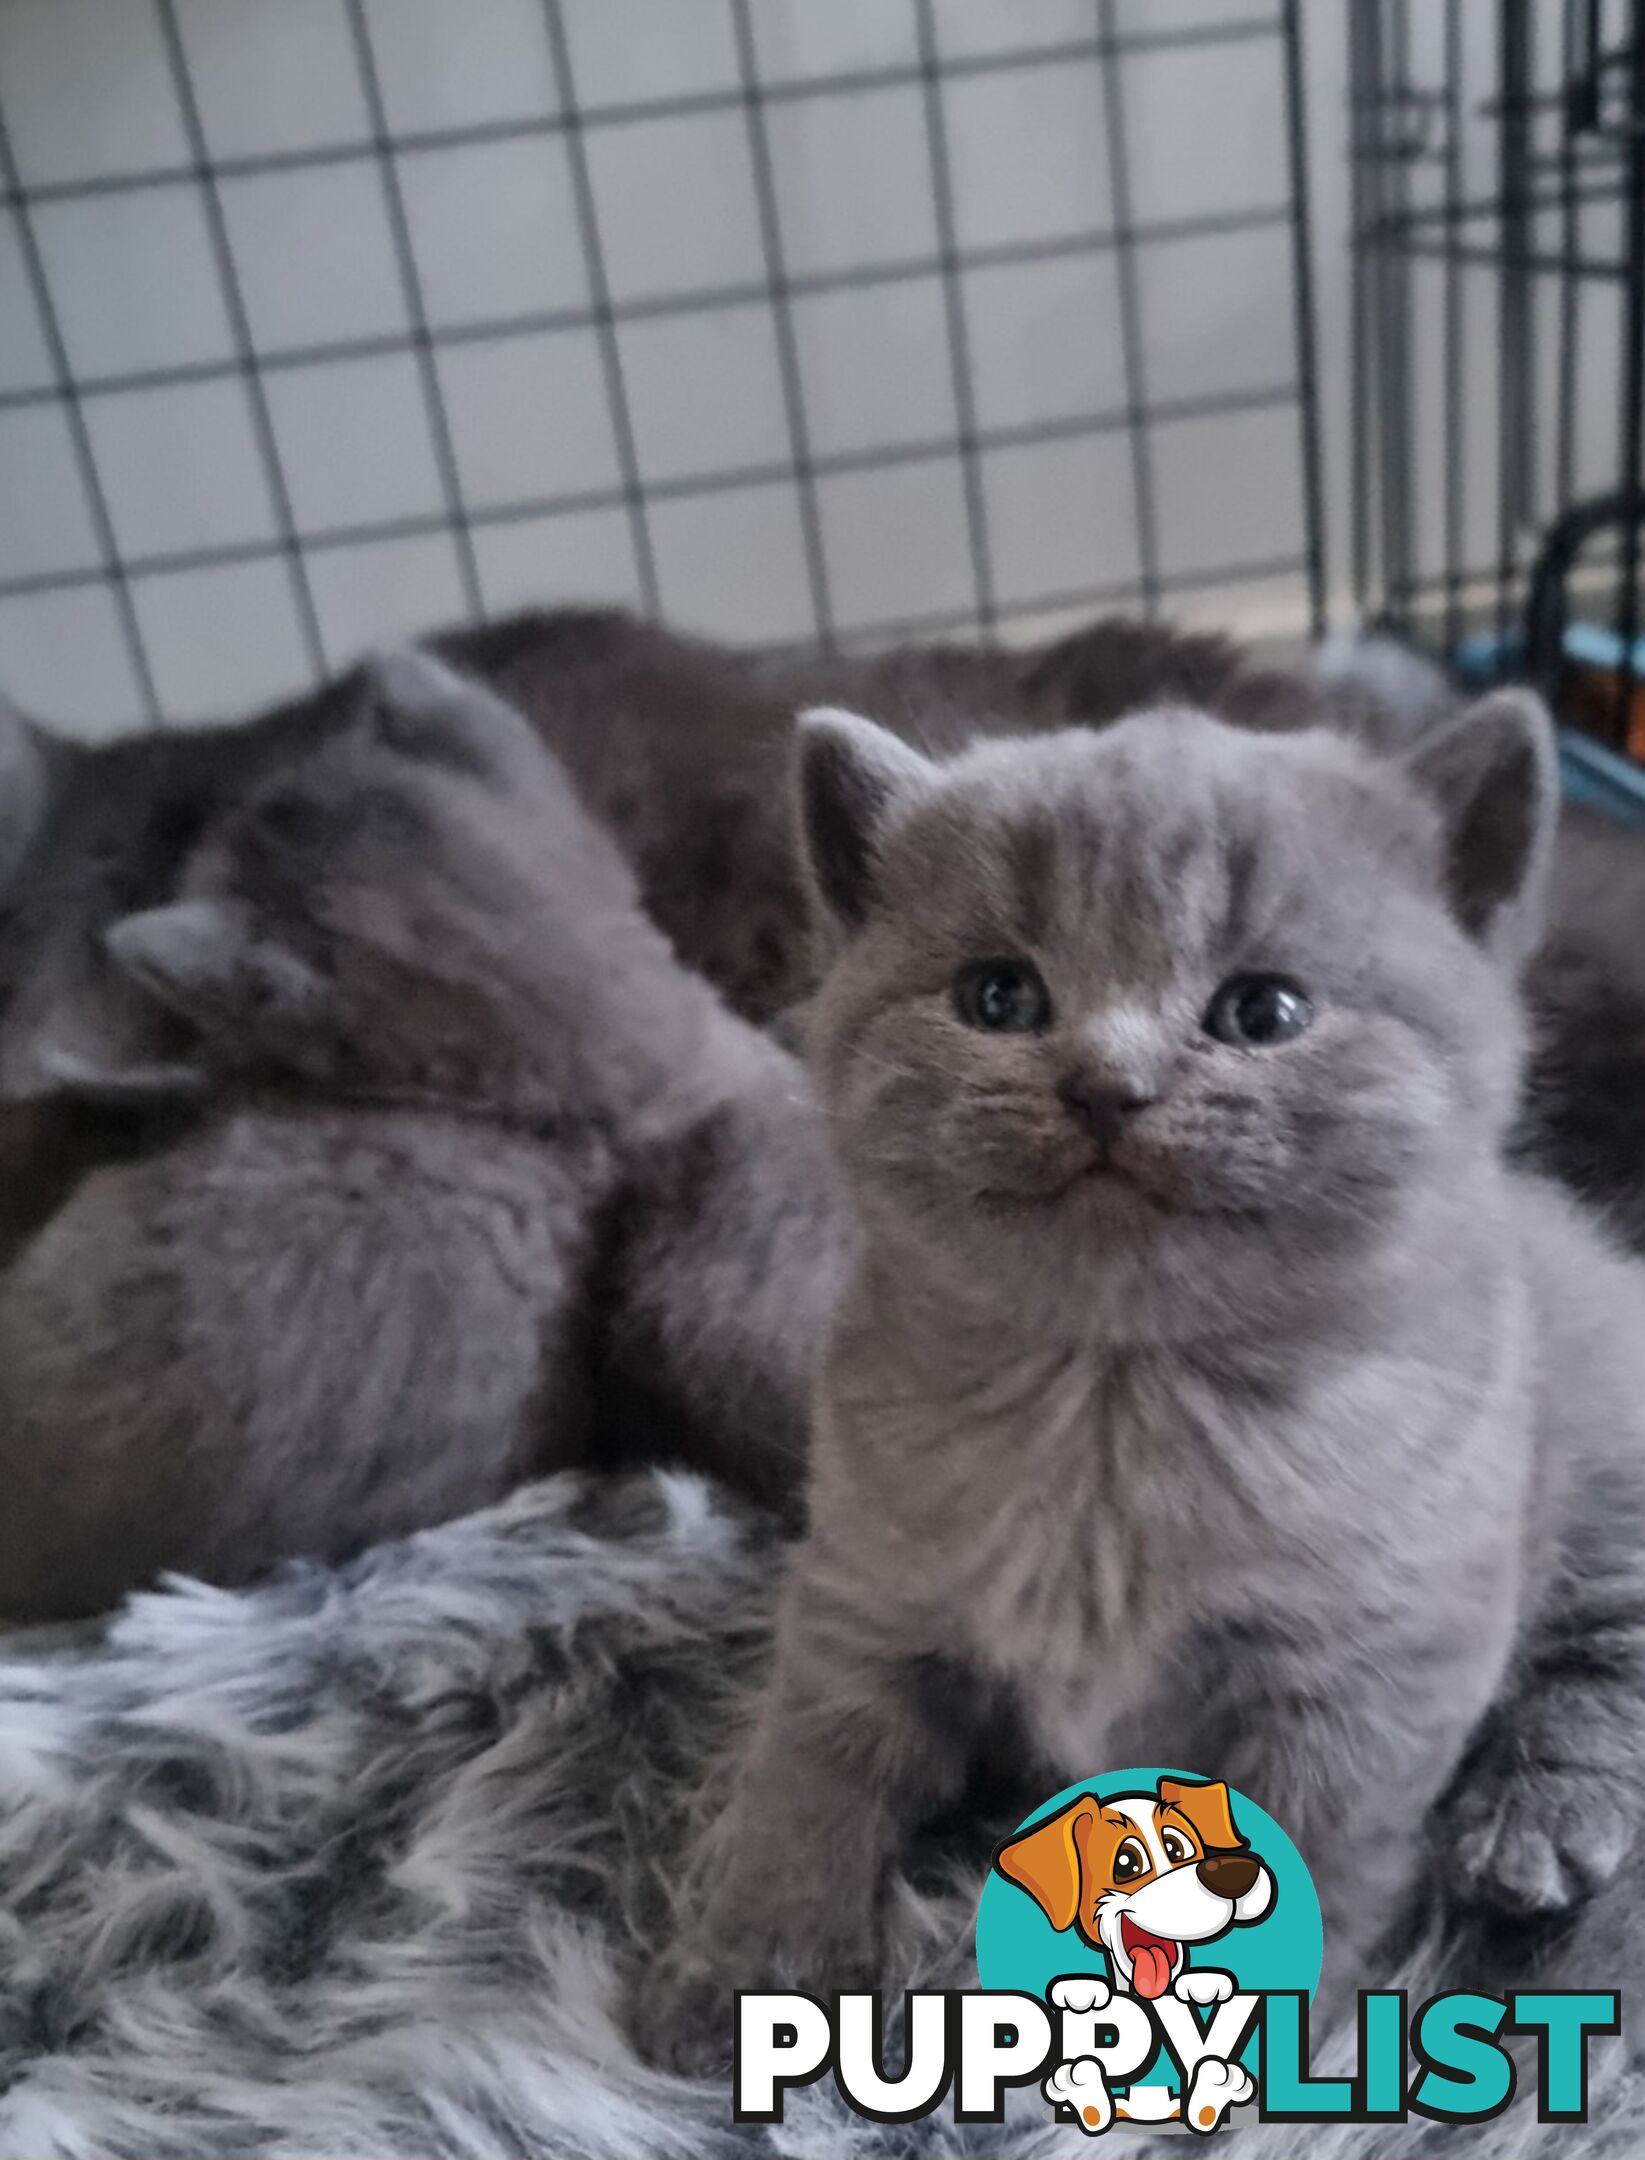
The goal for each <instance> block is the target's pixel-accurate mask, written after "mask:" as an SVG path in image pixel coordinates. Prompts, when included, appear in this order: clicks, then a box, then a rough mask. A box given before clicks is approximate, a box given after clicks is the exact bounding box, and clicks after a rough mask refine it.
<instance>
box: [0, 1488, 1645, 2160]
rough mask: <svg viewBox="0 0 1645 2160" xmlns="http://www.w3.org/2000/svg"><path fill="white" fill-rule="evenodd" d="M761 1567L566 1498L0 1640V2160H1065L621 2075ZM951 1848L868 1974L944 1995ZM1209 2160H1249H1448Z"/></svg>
mask: <svg viewBox="0 0 1645 2160" xmlns="http://www.w3.org/2000/svg"><path fill="white" fill-rule="evenodd" d="M776 1559H777V1554H776V1549H775V1547H774V1545H773V1543H772V1541H771V1539H770V1538H769V1536H768V1535H767V1534H766V1533H765V1532H764V1531H763V1530H762V1528H761V1527H760V1526H759V1525H758V1524H757V1523H755V1522H754V1521H752V1520H751V1519H750V1518H748V1517H746V1516H742V1515H735V1514H733V1513H732V1512H730V1511H729V1510H728V1509H727V1508H726V1507H725V1506H723V1505H722V1504H721V1503H720V1502H719V1501H718V1500H717V1499H716V1498H715V1497H714V1496H713V1495H712V1494H711V1493H710V1492H709V1490H708V1489H707V1488H706V1487H705V1486H703V1485H701V1484H698V1483H696V1482H694V1481H692V1480H689V1479H686V1478H679V1477H668V1476H663V1475H648V1476H644V1477H639V1478H636V1479H634V1480H632V1481H631V1482H628V1483H625V1484H621V1485H600V1484H588V1483H584V1482H582V1481H579V1480H578V1479H575V1478H569V1477H568V1478H562V1479H558V1480H555V1481H553V1482H551V1483H549V1484H545V1485H542V1486H539V1487H537V1488H535V1489H533V1490H531V1491H528V1492H526V1493H523V1494H521V1495H520V1496H519V1497H518V1498H517V1499H516V1500H514V1501H513V1502H512V1503H510V1504H509V1505H507V1506H505V1507H502V1508H499V1509H496V1510H494V1511H492V1512H490V1513H488V1514H484V1515H479V1516H475V1517H472V1518H470V1519H468V1520H467V1521H463V1522H458V1523H454V1524H451V1525H448V1526H447V1527H445V1528H443V1529H440V1530H436V1531H432V1532H429V1533H427V1534H425V1535H423V1536H420V1537H416V1538H413V1539H410V1540H408V1541H407V1542H405V1543H403V1544H400V1545H396V1546H390V1547H385V1548H384V1549H382V1550H380V1551H377V1552H374V1553H372V1554H370V1555H368V1556H367V1557H366V1558H365V1559H363V1560H361V1561H359V1562H358V1563H356V1564H355V1565H353V1566H352V1567H349V1568H347V1569H344V1570H341V1571H338V1572H324V1571H320V1570H298V1571H294V1572H293V1573H291V1574H289V1575H287V1576H285V1577H284V1578H283V1579H281V1580H280V1581H278V1582H276V1583H274V1584H273V1585H271V1586H270V1587H268V1588H266V1589H263V1590H260V1591H257V1592H255V1593H252V1594H247V1595H230V1594H228V1593H225V1592H220V1591H213V1590H206V1589H202V1588H199V1587H197V1586H194V1585H177V1586H174V1587H172V1588H169V1589H167V1590H164V1591H160V1592H156V1593H154V1594H152V1595H149V1596H145V1597H142V1598H139V1599H137V1600H136V1601H134V1602H133V1604H132V1605H131V1606H130V1607H129V1608H128V1609H127V1610H126V1612H125V1613H124V1614H123V1615H122V1616H121V1617H120V1618H119V1619H118V1620H117V1621H116V1622H115V1623H114V1624H113V1625H112V1627H110V1628H109V1629H108V1630H107V1631H106V1633H102V1634H100V1635H97V1636H94V1637H82V1638H78V1639H73V1640H69V1641H60V1640H59V1641H51V1640H42V1639H38V1638H36V1639H34V1640H29V1639H24V1638H13V1639H12V1640H11V1642H10V1643H8V1644H6V1645H5V1646H4V1648H5V1651H6V1654H5V1655H4V1656H3V1657H0V2156H4V2160H43V2156H46V2155H75V2156H85V2160H94V2156H95V2160H103V2156H110V2160H113V2156H131V2160H156V2156H161V2155H188V2156H195V2155H211V2156H229V2155H253V2154H255V2155H258V2156H264V2160H299V2156H300V2160H322V2156H324V2160H341V2156H345V2155H357V2156H362V2160H364V2156H370V2160H396V2156H406V2160H409V2156H425V2155H426V2156H430V2160H433V2156H441V2160H444V2156H452V2160H459V2156H460V2160H505V2156H506V2160H524V2156H540V2160H550V2156H552V2160H571V2156H581V2155H589V2156H599V2155H611V2156H620V2160H629V2156H639V2155H647V2156H655V2160H670V2156H674V2155H688V2154H689V2155H708V2154H720V2153H724V2152H731V2151H739V2152H745V2153H747V2152H767V2153H783V2154H790V2155H795V2156H816V2160H823V2156H830V2160H834V2156H838V2160H860V2156H867V2155H878V2154H890V2153H904V2152H909V2153H912V2152H919V2153H922V2154H945V2153H948V2154H954V2153H961V2152H966V2153H984V2152H986V2153H1001V2154H1009V2155H1012V2156H1028V2155H1038V2154H1041V2153H1052V2152H1076V2151H1081V2150H1086V2151H1088V2150H1089V2149H1090V2148H1089V2147H1088V2146H1087V2145H1086V2144H1085V2141H1084V2140H1083V2139H1082V2138H1081V2136H1080V2134H1079V2133H1078V2132H1077V2131H1075V2130H1072V2129H1063V2130H1059V2129H1057V2128H1055V2127H1054V2126H1052V2125H1050V2124H1049V2123H1048V2122H1047V2120H1046V2117H1045V2111H1044V2108H1043V2105H1042V2104H1041V2103H1040V2102H1039V2101H1038V2099H1037V2096H1035V2095H1032V2094H1030V2095H1028V2096H1026V2098H1025V2102H1024V2105H1023V2106H1022V2107H1021V2108H1020V2109H1019V2111H1018V2113H1017V2114H1016V2116H1015V2117H1013V2118H1012V2119H1010V2120H1009V2121H1008V2122H1007V2124H1006V2125H1005V2126H1004V2127H1003V2128H1001V2127H990V2126H973V2127H970V2128H966V2129H957V2128H956V2127H955V2125H954V2124H953V2122H952V2121H951V2119H949V2118H948V2117H947V2115H946V2112H939V2113H938V2114H937V2115H935V2116H933V2117H931V2118H930V2119H929V2120H928V2121H926V2122H925V2123H923V2124H917V2125H913V2126H909V2127H904V2128H895V2127H883V2126H879V2125H875V2124H871V2123H867V2122H863V2121H859V2120H858V2119H856V2118H855V2117H853V2116H851V2115H850V2114H848V2113H847V2112H846V2111H845V2109H844V2108H843V2106H842V2105H841V2103H840V2102H839V2101H838V2100H837V2098H835V2096H834V2093H833V2087H832V2084H831V2083H828V2084H827V2085H826V2086H816V2087H812V2088H810V2089H809V2090H807V2091H805V2092H803V2093H800V2094H797V2095H795V2096H794V2097H793V2099H792V2101H791V2104H790V2119H789V2121H788V2123H787V2124H786V2125H785V2126H782V2127H779V2128H775V2129H757V2128H744V2129H737V2128H735V2127H734V2126H733V2125H732V2124H731V2122H730V2119H729V2105H728V2100H727V2096H726V2094H725V2092H724V2091H723V2090H720V2089H715V2088H708V2087H701V2086H693V2085H690V2084H685V2083H682V2082H680V2081H677V2080H671V2079H665V2078H662V2077H658V2076H656V2075H653V2074H651V2073H649V2072H647V2071H646V2070H644V2069H643V2068H642V2067H641V2066H640V2064H639V2063H638V2061H637V2060H636V2058H635V2056H634V2055H633V2053H632V2051H631V2049H630V2047H629V2045H628V2042H627V2040H626V2038H625V2037H624V2034H623V2031H622V2028H621V2025H620V2022H619V2019H618V2016H617V2006H618V2001H619V1993H620V1988H621V1984H622V1981H623V1978H624V1976H625V1974H627V1973H628V1972H630V1971H632V1970H633V1969H634V1967H635V1965H636V1962H637V1961H640V1960H643V1959H644V1958H645V1957H646V1956H647V1955H648V1954H649V1952H650V1951H651V1949H652V1948H653V1946H654V1945H655V1944H656V1942H657V1940H658V1938H659V1935H660V1933H661V1932H662V1929H663V1927H664V1925H665V1916H666V1913H667V1909H668V1886H669V1879H670V1874H671V1862H672V1858H673V1855H674V1853H675V1852H676V1851H677V1848H678V1844H679V1839H680V1835H681V1830H682V1824H683V1820H684V1815H685V1811H686V1808H687V1805H688V1803H689V1800H690V1797H691V1795H692V1794H693V1793H694V1791H695V1790H696V1789H697V1788H698V1787H699V1785H700V1783H701V1780H702V1776H703V1772H704V1766H705V1762H706V1761H707V1759H708V1757H709V1755H710V1753H711V1751H712V1750H713V1749H714V1748H715V1747H716V1746H717V1744H718V1743H719V1741H720V1740H721V1739H722V1738H723V1736H724V1733H725V1731H726V1729H727V1722H728V1719H729V1718H730V1717H731V1716H732V1715H734V1712H735V1707H736V1703H737V1700H738V1698H739V1696H740V1694H741V1692H742V1691H743V1689H744V1688H745V1686H746V1683H747V1680H748V1678H749V1676H750V1674H751V1672H752V1671H753V1670H754V1669H755V1667H756V1666H757V1663H758V1660H759V1656H760V1651H761V1643H762V1635H763V1626H764V1619H765V1614H766V1611H767V1608H768V1593H769V1589H770V1585H771V1582H772V1579H773V1576H774V1573H775V1566H776ZM956 1838H957V1842H956V1843H954V1844H951V1845H950V1846H947V1847H944V1846H942V1845H936V1844H934V1845H932V1846H930V1847H929V1848H928V1849H926V1850H925V1851H924V1852H922V1854H921V1855H919V1856H918V1858H917V1861H916V1863H915V1866H914V1869H913V1872H912V1874H911V1875H910V1876H909V1877H908V1878H906V1879H904V1880H903V1881H902V1882H901V1883H900V1884H899V1886H898V1887H897V1890H896V1893H895V1902H894V1935H895V1942H896V1965H897V1967H898V1973H897V1977H898V1978H899V1979H902V1978H910V1979H913V1980H914V1981H916V1982H928V1983H934V1984H936V1983H941V1982H947V1983H949V1984H958V1985H964V1984H966V1983H967V1982H968V1981H969V1982H970V1984H973V1985H974V1984H975V1969H974V1967H973V1966H972V1965H971V1963H970V1926H971V1921H972V1917H973V1914H974V1910H975V1904H976V1897H977V1892H978V1887H979V1883H980V1879H981V1878H980V1870H981V1867H982V1865H983V1864H985V1858H986V1853H987V1843H986V1839H985V1837H983V1835H982V1834H981V1832H980V1831H979V1832H978V1833H977V1834H975V1835H970V1836H968V1835H966V1834H964V1833H956ZM1454 1951H1455V1945H1454V1944H1453V1945H1451V1946H1448V1948H1446V1949H1445V1950H1444V1951H1443V1952H1442V1950H1441V1947H1440V1946H1439V1945H1437V1944H1436V1945H1432V1946H1430V1948H1429V1950H1428V1951H1427V1952H1426V1953H1425V1957H1426V1959H1427V1961H1428V1969H1427V1972H1426V1975H1424V1974H1423V1973H1422V1972H1413V1973H1412V1974H1409V1975H1406V1976H1405V1977H1409V1978H1411V1979H1412V1980H1413V1983H1414V1984H1417V1985H1421V1984H1422V1981H1423V1978H1424V1977H1426V1978H1428V1979H1429V1980H1430V1981H1432V1980H1433V1978H1434V1977H1435V1965H1436V1962H1437V1961H1440V1960H1441V1958H1442V1956H1445V1957H1448V1956H1450V1955H1452V1954H1454ZM1589 1976H1590V1978H1591V1979H1592V1982H1593V1984H1596V1985H1598V1984H1605V1985H1609V1984H1613V1983H1614V1975H1611V1974H1607V1973H1605V1972H1603V1971H1601V1970H1600V1969H1599V1968H1598V1967H1595V1966H1590V1968H1589ZM1515 1977H1516V1978H1518V1979H1528V1978H1529V1977H1530V1975H1520V1974H1516V1975H1515ZM1608 2063H1609V2074H1608V2075H1606V2076H1603V2077H1599V2078H1596V2087H1595V2093H1594V2109H1595V2116H1596V2121H1595V2123H1594V2124H1593V2125H1591V2126H1590V2127H1589V2128H1588V2129H1587V2130H1572V2129H1568V2128H1567V2129H1549V2130H1539V2129H1538V2127H1537V2125H1536V2124H1535V2122H1534V2120H1532V2119H1531V2118H1530V2115H1529V2111H1528V2110H1527V2109H1525V2108H1523V2107H1518V2106H1516V2108H1515V2109H1514V2110H1513V2111H1512V2113H1510V2114H1509V2115H1508V2116H1506V2117H1504V2118H1503V2119H1501V2120H1500V2121H1498V2122H1496V2123H1493V2124H1491V2125H1489V2126H1487V2129H1486V2131H1485V2132H1483V2133H1481V2134H1480V2136H1479V2138H1478V2139H1477V2141H1476V2140H1470V2141H1469V2142H1470V2144H1471V2146H1472V2149H1475V2150H1479V2151H1482V2152H1485V2151H1488V2152H1490V2153H1491V2154H1493V2155H1514V2154H1530V2153H1533V2152H1534V2153H1538V2154H1540V2153H1542V2152H1544V2151H1546V2152H1549V2153H1554V2154H1558V2153H1577V2152H1582V2153H1586V2154H1590V2155H1600V2154H1604V2155H1613V2154H1614V2155H1622V2154H1624V2153H1635V2152H1638V2151H1640V2150H1642V2149H1645V2085H1642V2083H1641V2081H1640V2079H1639V2077H1638V2076H1637V2074H1636V2073H1634V2072H1633V2071H1632V2070H1629V2069H1627V2068H1625V2067H1624V2063H1623V2050H1622V2049H1621V2048H1620V2047H1616V2046H1613V2047H1612V2049H1611V2052H1610V2056H1609V2057H1608ZM1225 2134H1227V2133H1225ZM1231 2134H1232V2135H1233V2136H1234V2140H1235V2145H1236V2149H1237V2150H1238V2151H1239V2152H1240V2153H1244V2154H1248V2155H1251V2156H1252V2160H1258V2156H1261V2160H1267V2156H1269V2155H1272V2154H1279V2153H1287V2154H1299V2155H1301V2154H1308V2155H1321V2154H1333V2155H1336V2156H1338V2160H1346V2156H1348V2155H1350V2154H1352V2155H1354V2156H1356V2160H1357V2156H1364V2160H1370V2156H1371V2155H1372V2154H1376V2155H1379V2156H1380V2155H1382V2154H1386V2153H1392V2152H1398V2151H1402V2150H1407V2149H1413V2148H1416V2147H1418V2146H1422V2147H1426V2146H1427V2145H1428V2144H1430V2143H1432V2142H1434V2141H1435V2140H1436V2138H1437V2139H1438V2141H1439V2142H1442V2143H1449V2142H1453V2141H1454V2139H1455V2136H1456V2133H1436V2132H1433V2131H1430V2132H1427V2133H1423V2132H1419V2131H1417V2130H1415V2129H1412V2130H1404V2129H1401V2130H1388V2129H1382V2130H1360V2131H1357V2132H1355V2131H1339V2132H1335V2133H1326V2132H1323V2131H1320V2130H1312V2129H1283V2128H1281V2127H1279V2126H1272V2127H1269V2128H1267V2129H1250V2130H1240V2131H1237V2132H1234V2133H1231ZM1125 2149H1127V2150H1136V2149H1137V2148H1136V2147H1134V2146H1127V2147H1126V2148H1125Z"/></svg>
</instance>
